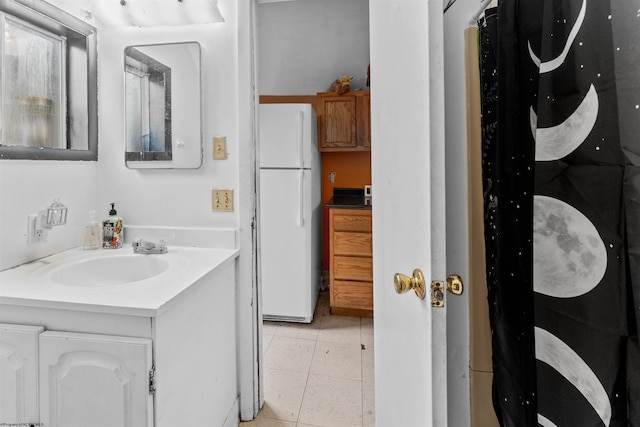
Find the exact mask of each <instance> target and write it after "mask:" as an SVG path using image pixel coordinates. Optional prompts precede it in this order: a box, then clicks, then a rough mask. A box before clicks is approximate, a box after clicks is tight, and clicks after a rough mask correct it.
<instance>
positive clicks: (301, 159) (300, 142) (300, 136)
mask: <svg viewBox="0 0 640 427" xmlns="http://www.w3.org/2000/svg"><path fill="white" fill-rule="evenodd" d="M303 131H304V112H303V111H298V161H299V163H298V165H299V167H301V168H304V146H303V144H304V132H303Z"/></svg>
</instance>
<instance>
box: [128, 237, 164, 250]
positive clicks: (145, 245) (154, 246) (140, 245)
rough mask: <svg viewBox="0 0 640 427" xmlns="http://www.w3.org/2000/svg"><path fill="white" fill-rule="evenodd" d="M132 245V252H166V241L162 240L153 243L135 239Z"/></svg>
mask: <svg viewBox="0 0 640 427" xmlns="http://www.w3.org/2000/svg"><path fill="white" fill-rule="evenodd" d="M131 246H133V253H134V254H166V253H167V243H166V242H165V241H164V240H160V241H159V242H158V243H153V242H150V241H148V240H143V239H137V240H134V241H133V243H132V244H131Z"/></svg>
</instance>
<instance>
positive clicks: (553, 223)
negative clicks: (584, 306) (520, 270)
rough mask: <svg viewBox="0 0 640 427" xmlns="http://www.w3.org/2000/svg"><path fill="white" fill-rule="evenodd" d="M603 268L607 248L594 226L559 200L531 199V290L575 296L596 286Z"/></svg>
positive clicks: (541, 197) (554, 295)
mask: <svg viewBox="0 0 640 427" xmlns="http://www.w3.org/2000/svg"><path fill="white" fill-rule="evenodd" d="M606 269H607V249H606V247H605V244H604V242H603V241H602V238H601V237H600V235H599V234H598V230H597V229H596V227H595V226H594V225H593V223H592V222H591V221H589V219H588V218H587V217H586V216H584V215H583V214H582V213H581V212H580V211H579V210H577V209H576V208H574V207H573V206H571V205H569V204H567V203H565V202H563V201H561V200H558V199H555V198H553V197H548V196H534V198H533V289H534V291H535V292H538V293H541V294H544V295H548V296H552V297H556V298H574V297H578V296H580V295H584V294H586V293H587V292H589V291H591V290H592V289H593V288H595V287H596V286H598V284H599V283H600V281H601V280H602V278H603V277H604V273H605V271H606Z"/></svg>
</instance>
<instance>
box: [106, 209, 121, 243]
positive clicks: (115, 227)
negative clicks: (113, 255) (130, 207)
mask: <svg viewBox="0 0 640 427" xmlns="http://www.w3.org/2000/svg"><path fill="white" fill-rule="evenodd" d="M123 243H124V226H123V224H122V218H120V217H119V216H118V212H117V211H116V209H115V203H111V210H110V211H109V217H108V218H107V219H105V220H104V221H102V247H103V248H104V249H119V248H121V247H122V244H123Z"/></svg>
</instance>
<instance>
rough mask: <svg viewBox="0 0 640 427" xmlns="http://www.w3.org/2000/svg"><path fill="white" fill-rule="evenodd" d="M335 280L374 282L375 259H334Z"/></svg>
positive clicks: (338, 257) (342, 257) (347, 257)
mask: <svg viewBox="0 0 640 427" xmlns="http://www.w3.org/2000/svg"><path fill="white" fill-rule="evenodd" d="M332 277H333V279H334V280H353V281H361V282H372V281H373V259H372V258H370V257H367V258H358V257H350V256H334V257H333V274H332Z"/></svg>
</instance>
